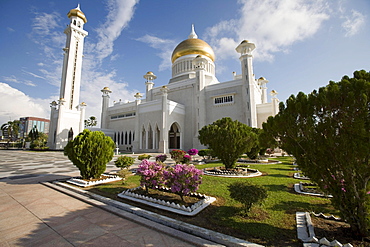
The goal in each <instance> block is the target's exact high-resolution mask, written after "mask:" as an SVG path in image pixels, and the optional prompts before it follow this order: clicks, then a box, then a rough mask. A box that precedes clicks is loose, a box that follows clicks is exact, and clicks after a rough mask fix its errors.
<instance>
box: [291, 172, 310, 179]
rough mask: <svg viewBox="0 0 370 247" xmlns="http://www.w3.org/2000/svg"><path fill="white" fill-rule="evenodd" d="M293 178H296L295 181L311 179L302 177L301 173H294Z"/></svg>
mask: <svg viewBox="0 0 370 247" xmlns="http://www.w3.org/2000/svg"><path fill="white" fill-rule="evenodd" d="M293 177H294V178H295V179H303V180H310V178H309V177H306V176H304V175H302V174H301V173H299V172H296V173H294V175H293Z"/></svg>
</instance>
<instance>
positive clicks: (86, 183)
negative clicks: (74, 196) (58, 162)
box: [66, 174, 121, 187]
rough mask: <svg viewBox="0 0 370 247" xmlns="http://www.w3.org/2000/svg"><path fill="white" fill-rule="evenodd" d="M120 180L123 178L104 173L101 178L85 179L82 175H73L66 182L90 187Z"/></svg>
mask: <svg viewBox="0 0 370 247" xmlns="http://www.w3.org/2000/svg"><path fill="white" fill-rule="evenodd" d="M119 180H121V178H120V177H119V176H117V175H111V174H102V175H101V176H100V178H96V179H83V178H82V177H73V178H70V179H68V180H67V181H66V182H67V183H70V184H74V185H77V186H79V187H88V186H94V185H98V184H105V183H111V182H115V181H119Z"/></svg>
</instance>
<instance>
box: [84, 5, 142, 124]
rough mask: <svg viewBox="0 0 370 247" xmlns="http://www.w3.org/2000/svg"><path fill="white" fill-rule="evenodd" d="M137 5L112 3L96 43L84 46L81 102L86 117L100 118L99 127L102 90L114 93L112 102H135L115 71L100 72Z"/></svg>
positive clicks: (99, 30) (113, 57)
mask: <svg viewBox="0 0 370 247" xmlns="http://www.w3.org/2000/svg"><path fill="white" fill-rule="evenodd" d="M137 3H138V0H128V1H125V0H110V1H109V2H108V11H109V13H108V15H107V18H106V21H105V23H103V24H102V25H101V26H100V27H98V28H97V30H96V31H97V33H98V41H97V43H86V45H85V52H84V53H85V57H84V61H83V69H82V83H81V94H80V100H81V101H84V102H85V103H86V104H87V107H86V117H89V116H92V115H93V116H95V117H97V118H98V126H99V125H100V114H101V98H102V96H101V95H102V93H101V91H100V90H102V89H103V87H106V86H107V87H109V88H110V89H111V90H112V91H113V93H112V98H113V99H115V98H116V97H117V98H122V99H133V98H134V97H133V95H134V93H133V92H131V91H128V90H127V84H126V83H120V82H117V80H116V72H115V71H114V70H111V71H109V70H108V71H107V70H104V71H103V70H102V69H101V62H102V60H103V59H104V58H106V57H109V56H111V54H112V53H113V48H114V42H115V40H116V39H117V38H118V37H119V36H120V35H121V32H122V30H123V29H124V28H125V27H127V26H128V23H129V22H130V20H131V19H132V17H133V15H134V10H135V5H136V4H137ZM117 56H118V55H117V54H115V55H113V56H111V58H110V59H111V60H114V59H116V58H117ZM117 95H119V96H117ZM117 100H118V99H117Z"/></svg>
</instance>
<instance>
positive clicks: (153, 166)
mask: <svg viewBox="0 0 370 247" xmlns="http://www.w3.org/2000/svg"><path fill="white" fill-rule="evenodd" d="M164 171H165V167H164V166H163V164H162V163H156V162H150V161H148V160H143V161H142V162H141V163H140V165H139V168H138V169H137V171H136V173H137V174H138V175H140V176H141V179H140V185H141V186H142V187H145V190H146V192H147V193H148V189H152V188H155V187H157V186H163V185H164V184H165V178H164V175H163V174H164Z"/></svg>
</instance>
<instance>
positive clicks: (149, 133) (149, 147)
mask: <svg viewBox="0 0 370 247" xmlns="http://www.w3.org/2000/svg"><path fill="white" fill-rule="evenodd" d="M148 149H153V130H152V126H151V125H150V124H149V131H148Z"/></svg>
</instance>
